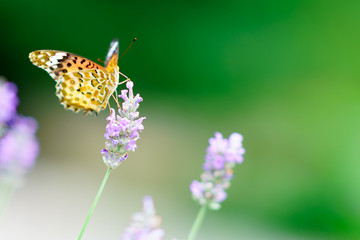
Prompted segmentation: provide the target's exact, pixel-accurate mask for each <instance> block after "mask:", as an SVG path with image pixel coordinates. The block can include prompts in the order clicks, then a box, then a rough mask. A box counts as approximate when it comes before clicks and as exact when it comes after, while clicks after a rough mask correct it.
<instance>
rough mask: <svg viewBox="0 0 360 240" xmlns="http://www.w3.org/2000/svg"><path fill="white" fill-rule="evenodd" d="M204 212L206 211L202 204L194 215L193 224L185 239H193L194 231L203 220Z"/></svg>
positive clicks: (195, 231)
mask: <svg viewBox="0 0 360 240" xmlns="http://www.w3.org/2000/svg"><path fill="white" fill-rule="evenodd" d="M205 213H206V205H202V207H201V208H200V210H199V212H198V215H197V216H196V219H195V221H194V224H193V225H192V228H191V231H190V233H189V236H188V238H187V240H194V239H195V236H196V233H197V232H198V230H199V228H200V225H201V223H202V221H203V220H204V217H205Z"/></svg>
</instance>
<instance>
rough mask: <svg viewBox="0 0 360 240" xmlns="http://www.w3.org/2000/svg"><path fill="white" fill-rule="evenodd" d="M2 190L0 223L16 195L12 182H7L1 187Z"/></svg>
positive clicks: (0, 194)
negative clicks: (14, 194)
mask: <svg viewBox="0 0 360 240" xmlns="http://www.w3.org/2000/svg"><path fill="white" fill-rule="evenodd" d="M0 188H1V193H0V196H1V200H0V222H1V220H2V218H3V216H4V214H5V212H6V209H7V207H8V206H9V203H10V200H11V198H12V195H13V193H14V190H15V187H14V184H13V183H11V182H5V183H3V184H1V185H0Z"/></svg>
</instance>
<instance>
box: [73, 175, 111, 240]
mask: <svg viewBox="0 0 360 240" xmlns="http://www.w3.org/2000/svg"><path fill="white" fill-rule="evenodd" d="M110 172H111V168H108V169H107V171H106V174H105V176H104V179H103V181H102V183H101V186H100V188H99V191H98V193H97V194H96V197H95V200H94V202H93V205H92V206H91V209H90V212H89V214H88V215H87V217H86V220H85V223H84V226H83V228H82V229H81V232H80V235H79V237H78V240H80V239H81V238H82V236H83V234H84V232H85V229H86V226H87V225H88V223H89V220H90V217H91V215H92V213H93V212H94V209H95V206H96V204H97V202H98V200H99V198H100V195H101V192H102V190H103V189H104V187H105V183H106V181H107V179H108V177H109V175H110Z"/></svg>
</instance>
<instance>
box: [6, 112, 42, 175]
mask: <svg viewBox="0 0 360 240" xmlns="http://www.w3.org/2000/svg"><path fill="white" fill-rule="evenodd" d="M36 130H37V122H36V120H35V119H34V118H32V117H22V116H17V117H16V118H15V119H14V120H13V122H12V124H11V127H10V128H9V129H8V130H7V131H6V132H5V134H4V136H3V137H2V138H1V139H0V173H1V174H2V176H3V177H19V176H21V175H23V174H24V173H26V172H27V171H28V170H30V169H31V168H32V167H33V165H34V164H35V160H36V158H37V156H38V153H39V143H38V140H37V138H36V136H35V133H36Z"/></svg>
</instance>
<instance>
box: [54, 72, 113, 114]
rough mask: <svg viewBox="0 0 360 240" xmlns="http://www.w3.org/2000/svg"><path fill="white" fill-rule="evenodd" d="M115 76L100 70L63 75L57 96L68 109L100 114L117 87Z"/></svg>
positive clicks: (57, 87) (58, 85) (58, 83)
mask: <svg viewBox="0 0 360 240" xmlns="http://www.w3.org/2000/svg"><path fill="white" fill-rule="evenodd" d="M114 83H115V79H114V77H113V75H111V74H108V73H107V72H104V71H102V70H99V69H87V70H79V71H73V72H70V73H66V74H63V75H62V76H61V77H60V78H59V81H58V82H57V84H56V96H58V97H59V99H60V102H61V104H62V105H64V107H65V108H66V109H71V110H74V111H75V112H77V111H78V110H80V109H83V110H84V112H85V113H87V112H89V111H94V112H96V113H97V112H99V111H100V110H102V109H104V108H105V107H106V105H107V102H108V101H109V98H110V96H111V94H112V93H113V92H114V90H115V88H116V85H114Z"/></svg>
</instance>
